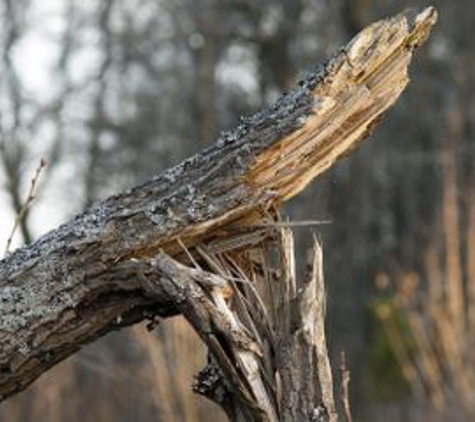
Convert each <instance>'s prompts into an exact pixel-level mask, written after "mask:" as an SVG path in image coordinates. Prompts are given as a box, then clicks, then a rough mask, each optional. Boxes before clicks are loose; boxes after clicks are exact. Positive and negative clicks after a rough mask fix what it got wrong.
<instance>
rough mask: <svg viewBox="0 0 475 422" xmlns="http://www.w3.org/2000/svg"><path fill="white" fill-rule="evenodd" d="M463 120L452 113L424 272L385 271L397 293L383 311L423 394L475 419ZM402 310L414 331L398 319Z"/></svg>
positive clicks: (472, 229)
mask: <svg viewBox="0 0 475 422" xmlns="http://www.w3.org/2000/svg"><path fill="white" fill-rule="evenodd" d="M459 119H460V114H457V113H453V114H449V115H448V137H447V145H446V151H445V160H444V163H443V175H444V182H443V200H442V209H441V215H440V223H441V224H440V227H439V229H436V230H434V231H433V233H434V236H433V238H432V240H431V242H430V243H429V245H428V247H427V249H426V250H425V251H423V270H421V271H420V272H414V271H407V270H401V271H400V273H399V274H391V275H383V276H382V278H383V279H384V278H389V279H391V281H392V282H393V286H395V290H396V292H395V295H394V297H393V299H394V300H393V301H392V302H391V303H387V302H386V303H384V304H381V305H380V306H379V308H378V316H379V318H380V320H381V321H382V323H383V328H384V331H385V333H386V336H387V339H388V342H389V344H390V346H391V348H392V350H393V352H394V355H395V356H396V358H397V359H398V361H399V363H400V366H401V369H402V374H403V375H404V377H405V379H406V380H407V382H408V383H409V385H410V386H411V387H412V390H413V392H414V394H415V395H416V397H418V398H420V399H424V398H427V399H429V400H430V402H431V403H432V407H433V409H435V412H436V413H437V414H439V415H446V417H450V420H458V419H457V417H460V418H461V419H460V420H474V419H475V193H474V192H470V193H469V196H468V198H467V197H465V198H462V195H460V192H459V182H458V167H457V154H456V151H457V144H456V143H457V140H458V138H459V136H460V128H461V125H462V123H461V122H460V120H459ZM472 186H473V185H472ZM463 199H464V200H463ZM467 199H468V200H467ZM379 284H383V285H384V284H386V283H379ZM401 315H403V316H404V318H405V319H406V321H407V329H408V332H405V331H404V329H402V328H401V326H400V325H398V324H397V323H396V320H397V318H398V317H400V316H401ZM461 409H462V411H460V410H461ZM455 412H456V413H457V414H458V415H459V416H457V417H456V416H455Z"/></svg>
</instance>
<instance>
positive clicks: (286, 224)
mask: <svg viewBox="0 0 475 422" xmlns="http://www.w3.org/2000/svg"><path fill="white" fill-rule="evenodd" d="M324 224H333V221H332V220H301V221H273V222H270V223H259V224H254V225H253V227H308V226H322V225H324Z"/></svg>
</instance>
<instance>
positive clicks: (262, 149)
mask: <svg viewBox="0 0 475 422" xmlns="http://www.w3.org/2000/svg"><path fill="white" fill-rule="evenodd" d="M435 19H436V13H435V10H434V9H433V8H428V9H426V10H424V11H423V12H421V13H420V14H417V13H415V12H413V11H406V12H404V13H402V14H400V15H398V16H396V17H394V18H392V19H387V20H383V21H380V22H378V23H375V24H373V25H372V26H370V27H368V28H366V29H365V30H363V31H362V32H361V33H359V34H358V35H357V36H356V37H355V38H354V39H353V40H352V41H351V42H350V43H349V44H348V45H347V46H346V47H344V48H342V49H341V50H340V52H339V53H338V54H336V55H335V56H334V57H333V58H332V59H331V60H330V61H329V62H328V63H327V64H326V65H324V66H323V67H321V68H320V69H319V70H317V71H316V72H311V73H309V75H308V76H307V77H306V78H305V79H304V80H303V81H301V83H300V86H299V88H297V89H296V90H295V91H293V92H291V93H288V94H286V95H284V96H283V97H282V98H280V99H279V100H278V101H277V102H276V103H275V104H273V105H271V106H270V107H269V108H267V109H266V110H264V111H262V112H260V113H257V114H255V115H253V116H250V117H248V118H244V119H242V120H241V122H240V124H239V126H238V127H237V128H236V129H235V130H233V131H230V132H227V133H224V134H223V135H222V136H221V137H220V138H219V139H218V140H217V142H216V143H215V144H214V145H212V146H210V147H208V148H207V149H205V150H204V151H202V152H201V153H198V154H197V155H195V156H193V157H191V158H189V159H188V160H186V161H184V162H182V163H181V164H179V165H177V166H175V167H173V168H171V169H169V170H167V171H165V172H163V173H161V174H160V175H158V176H156V177H155V178H154V179H152V180H150V181H148V182H146V183H144V184H143V185H141V186H137V187H135V188H133V189H131V190H129V191H127V192H124V193H122V194H119V195H115V196H112V197H110V198H108V199H106V200H105V201H103V202H100V203H98V204H97V205H95V206H93V207H91V208H90V209H88V210H87V211H86V212H84V213H82V214H80V215H78V216H76V217H75V218H73V219H72V220H71V221H69V222H68V223H66V224H64V225H63V226H61V227H59V228H57V229H56V230H53V231H52V232H50V233H48V234H46V235H45V236H43V237H41V238H40V239H39V240H38V241H36V242H35V243H33V244H32V245H29V246H28V247H25V248H21V249H19V250H17V251H15V252H14V253H13V254H11V255H9V256H7V257H6V258H5V259H3V260H2V261H0V344H1V349H0V397H1V398H2V399H4V398H6V397H8V396H10V395H12V394H14V393H17V392H19V391H21V390H23V389H24V388H26V387H27V386H28V385H29V384H30V383H31V382H32V381H34V380H35V379H36V378H37V377H38V376H40V375H41V374H42V373H43V372H45V371H46V370H48V368H50V367H51V366H53V365H54V364H55V363H57V362H59V361H61V360H62V359H64V358H66V357H67V356H69V355H71V354H72V353H74V352H75V351H76V350H78V349H79V348H80V347H81V346H82V345H84V344H86V343H88V342H91V341H93V340H94V339H96V338H97V337H99V336H101V335H104V334H105V333H107V332H109V331H111V330H114V329H118V328H120V327H123V326H126V325H130V324H133V323H135V322H138V321H140V320H143V319H147V318H153V316H154V315H160V316H170V315H174V314H177V313H180V312H184V309H183V307H182V302H180V300H179V298H180V297H181V298H182V299H183V298H185V299H186V298H187V294H188V293H189V292H188V291H187V290H186V289H185V290H184V291H183V292H181V293H180V294H178V296H177V295H176V294H170V290H167V289H166V288H165V287H164V286H165V285H167V283H166V279H167V277H168V276H167V277H165V276H164V275H163V271H162V272H161V273H160V271H157V258H156V256H157V254H159V253H166V254H167V255H171V256H174V257H175V258H177V259H179V260H183V256H184V255H183V248H184V246H186V248H188V249H191V248H193V247H195V246H197V245H203V244H206V245H208V246H209V245H212V244H214V245H221V246H220V247H222V245H228V246H226V247H231V248H232V247H235V246H233V240H234V239H241V240H242V239H246V242H247V241H249V240H248V239H252V237H253V236H254V235H255V233H256V227H255V226H256V225H259V223H260V222H262V221H263V220H265V219H266V216H267V215H268V213H269V210H271V209H273V208H274V207H278V206H279V205H280V204H281V203H282V202H283V201H286V200H288V199H290V198H291V197H293V196H294V195H296V194H297V193H298V192H300V191H301V190H302V189H304V188H305V186H306V185H307V184H308V183H309V182H310V181H311V180H313V179H314V178H316V177H317V176H319V175H320V174H321V173H322V172H324V171H325V170H327V169H328V168H329V167H331V166H332V165H333V163H334V162H335V161H337V160H338V159H339V158H341V157H342V156H344V155H346V154H347V153H348V152H349V151H350V150H352V149H353V148H354V147H355V146H356V145H357V144H358V143H359V142H360V141H361V140H362V139H363V138H365V137H366V136H367V135H368V134H369V133H370V131H371V129H372V128H373V127H374V125H375V123H376V122H377V121H378V119H379V117H380V116H381V115H382V114H383V113H384V112H385V111H386V110H387V109H388V108H389V107H390V106H391V105H393V104H394V102H395V101H396V99H397V98H398V97H399V95H400V94H401V92H402V91H403V90H404V88H405V86H406V85H407V82H408V77H407V66H408V65H409V62H410V60H411V58H412V55H413V51H414V49H415V48H416V47H417V46H419V45H420V44H421V43H422V42H423V41H425V39H426V38H427V36H428V34H429V32H430V29H431V27H432V25H433V24H434V22H435ZM246 233H250V238H248V237H246ZM236 236H238V237H236ZM243 236H244V237H243ZM229 245H231V246H229ZM158 256H162V255H158ZM154 257H155V258H154ZM160 268H161V267H160ZM167 274H168V273H167ZM144 280H146V283H144ZM150 283H152V284H153V289H152V290H153V294H151V291H150V288H146V287H144V286H149V287H150ZM183 295H184V296H183ZM185 313H186V312H185Z"/></svg>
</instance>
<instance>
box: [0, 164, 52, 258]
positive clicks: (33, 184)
mask: <svg viewBox="0 0 475 422" xmlns="http://www.w3.org/2000/svg"><path fill="white" fill-rule="evenodd" d="M45 167H46V161H45V160H44V159H43V158H42V159H41V160H40V165H39V166H38V168H37V169H36V171H35V174H34V175H33V178H32V179H31V182H30V189H29V191H28V195H27V197H26V200H25V203H24V204H23V206H22V207H21V209H20V211H19V212H18V214H17V215H16V217H15V221H14V223H13V227H12V230H11V232H10V235H9V236H8V239H7V244H6V246H5V252H4V255H7V254H8V253H9V252H10V247H11V245H12V241H13V236H14V235H15V232H16V230H17V229H18V226H19V225H20V223H21V221H22V220H23V218H24V217H25V214H26V212H27V211H28V208H30V206H31V203H32V202H33V200H34V199H35V189H36V186H37V184H38V180H39V178H40V175H41V172H42V171H43V169H44V168H45Z"/></svg>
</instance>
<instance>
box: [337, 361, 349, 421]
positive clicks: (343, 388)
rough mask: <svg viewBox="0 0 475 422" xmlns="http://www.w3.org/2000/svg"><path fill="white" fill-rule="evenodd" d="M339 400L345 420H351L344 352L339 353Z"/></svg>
mask: <svg viewBox="0 0 475 422" xmlns="http://www.w3.org/2000/svg"><path fill="white" fill-rule="evenodd" d="M340 377H341V381H340V382H341V385H340V400H341V402H342V405H343V409H344V414H345V422H351V421H352V417H351V407H350V393H349V388H348V387H349V384H350V371H349V370H348V368H347V366H346V354H345V352H341V355H340Z"/></svg>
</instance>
